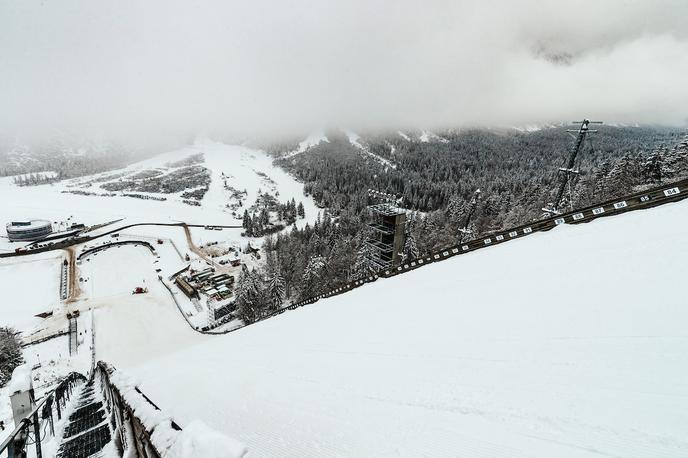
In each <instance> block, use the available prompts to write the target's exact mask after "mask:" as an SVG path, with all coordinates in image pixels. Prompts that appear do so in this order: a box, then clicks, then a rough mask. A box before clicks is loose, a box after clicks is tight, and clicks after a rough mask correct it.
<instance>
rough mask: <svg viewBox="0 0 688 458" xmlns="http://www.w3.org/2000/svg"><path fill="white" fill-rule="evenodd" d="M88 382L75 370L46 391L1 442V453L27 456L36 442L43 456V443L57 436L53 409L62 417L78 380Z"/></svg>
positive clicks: (39, 456)
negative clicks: (29, 449)
mask: <svg viewBox="0 0 688 458" xmlns="http://www.w3.org/2000/svg"><path fill="white" fill-rule="evenodd" d="M85 381H86V377H84V376H83V375H82V374H79V373H77V372H72V373H70V374H69V375H68V376H67V377H66V378H65V379H63V380H62V381H61V382H60V383H59V384H58V385H57V387H55V389H53V390H52V391H50V392H49V393H47V394H45V395H44V396H43V398H42V399H41V400H40V401H38V403H37V404H36V407H34V409H33V410H32V411H31V413H30V414H29V415H28V416H27V417H26V418H24V419H23V420H22V421H21V423H19V425H17V427H16V428H15V429H14V431H12V432H11V433H10V435H9V436H8V437H7V439H5V440H4V442H3V443H2V444H0V456H3V454H4V453H7V455H5V456H7V457H8V458H26V456H27V450H28V448H29V446H30V445H35V446H36V457H37V458H42V456H43V453H42V450H41V442H45V441H46V440H47V435H48V434H50V436H53V437H54V436H55V419H54V417H53V411H54V412H55V413H54V414H55V415H57V420H58V421H59V420H60V419H62V414H63V412H64V408H65V407H66V405H67V401H68V400H69V398H70V397H71V395H72V391H73V390H74V387H75V386H76V384H77V383H79V382H85ZM41 431H44V436H43V437H41Z"/></svg>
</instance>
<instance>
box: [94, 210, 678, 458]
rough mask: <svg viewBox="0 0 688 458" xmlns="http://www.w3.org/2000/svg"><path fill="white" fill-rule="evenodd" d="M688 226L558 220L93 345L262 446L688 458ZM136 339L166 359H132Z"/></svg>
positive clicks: (165, 395) (137, 324)
mask: <svg viewBox="0 0 688 458" xmlns="http://www.w3.org/2000/svg"><path fill="white" fill-rule="evenodd" d="M686 224H688V202H681V203H677V204H670V205H666V206H662V207H659V208H656V209H652V210H647V211H639V212H632V213H629V214H625V215H621V216H616V217H613V218H609V219H604V220H598V221H594V222H592V223H589V224H585V225H579V226H576V227H570V226H565V227H559V228H557V229H555V230H552V231H550V232H548V233H541V234H536V235H533V236H531V237H528V238H524V239H520V240H517V241H513V242H509V243H508V244H505V245H500V246H498V247H495V248H492V249H486V250H481V251H479V252H475V253H471V254H468V255H464V256H460V257H457V258H453V259H451V260H448V261H444V262H442V263H439V264H435V265H431V266H428V267H424V268H423V269H420V270H418V271H414V272H411V273H408V274H405V275H403V276H399V277H395V278H392V279H387V280H380V281H378V282H376V283H374V284H372V285H368V286H365V287H363V288H361V289H357V290H355V291H353V292H351V293H347V294H345V295H343V296H339V297H336V298H332V299H328V300H324V301H321V302H319V303H316V304H314V305H311V306H308V307H305V308H303V309H300V310H298V311H293V312H288V313H285V314H283V315H281V316H279V317H277V318H273V319H270V320H268V321H265V322H263V323H260V324H257V325H254V326H251V327H249V328H246V329H243V330H240V331H238V332H236V333H233V334H229V335H226V336H221V337H214V338H206V339H202V338H201V337H199V336H191V335H189V334H188V329H185V328H183V327H178V326H177V325H175V324H174V323H178V321H175V320H171V321H170V322H169V323H168V322H167V320H166V319H165V318H164V317H162V314H161V313H159V311H158V310H155V309H152V308H151V309H146V308H142V307H138V308H135V309H133V312H134V313H136V315H135V316H134V317H133V318H131V316H130V315H127V316H126V318H125V317H124V315H123V316H122V318H121V319H120V320H113V319H105V317H104V316H103V317H101V316H100V315H99V316H98V318H99V319H98V320H97V321H98V324H97V327H98V333H99V334H100V335H101V336H102V335H104V334H107V333H110V334H114V333H120V334H121V335H126V336H127V337H126V338H124V339H122V338H120V339H112V340H110V341H108V340H100V339H99V340H98V345H97V351H98V354H99V356H100V357H102V358H106V359H108V360H110V361H111V362H112V363H113V364H115V365H117V366H118V367H120V368H121V369H125V370H126V371H127V372H129V373H132V374H133V375H134V376H135V377H136V378H138V379H140V380H141V381H142V385H141V388H142V389H143V390H144V391H145V392H146V393H147V394H148V395H149V396H151V398H152V399H155V401H156V403H158V404H159V405H162V406H165V409H166V410H167V411H168V412H170V413H171V414H173V415H174V416H175V418H177V419H178V420H180V421H181V422H182V424H185V423H187V422H189V421H191V420H193V419H196V418H200V419H202V420H203V421H205V422H207V423H208V424H210V425H211V426H212V427H214V428H216V429H219V430H221V431H223V432H225V433H226V434H227V435H228V436H230V437H234V438H236V439H238V440H240V441H241V442H243V443H245V444H247V445H248V446H249V449H250V453H251V454H252V456H299V457H306V456H312V457H323V456H471V457H478V456H485V457H501V456H504V457H526V456H527V457H545V456H546V457H549V456H556V457H598V456H613V457H641V456H642V457H646V456H653V457H660V456H666V457H682V456H683V457H685V456H688V439H687V438H686V435H685V431H686V427H687V426H688V371H687V370H686V368H687V367H688V333H687V332H686V326H685V323H686V320H688V308H686V304H687V303H686V298H685V294H684V292H683V284H684V279H683V276H684V269H683V264H684V262H685V259H686V257H688V241H687V240H686V238H685V237H684V235H685V226H686ZM131 307H132V308H133V306H131ZM161 307H162V306H161ZM113 310H115V308H114V307H113ZM122 310H124V309H122ZM156 318H161V320H162V322H158V321H156ZM128 321H129V324H128V323H127V322H128ZM146 322H148V323H151V324H149V325H145V324H144V323H146ZM162 323H164V324H162ZM173 333H179V339H183V340H185V341H186V342H188V343H194V345H193V346H191V347H189V348H184V346H183V345H179V346H178V347H176V349H172V348H167V347H168V345H170V344H169V343H168V341H169V340H176V338H175V337H171V336H170V334H173ZM142 335H143V336H145V339H146V342H145V343H146V344H148V345H147V348H144V349H143V351H146V352H153V351H152V350H151V348H150V346H152V345H161V346H163V347H164V348H163V350H164V351H163V353H165V354H164V355H162V356H160V357H157V358H154V359H151V360H147V361H143V358H138V357H137V358H132V357H131V354H132V353H136V352H139V351H142V342H141V339H142V337H141V336H142ZM202 340H204V341H202ZM156 342H157V343H156Z"/></svg>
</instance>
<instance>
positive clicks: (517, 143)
mask: <svg viewBox="0 0 688 458" xmlns="http://www.w3.org/2000/svg"><path fill="white" fill-rule="evenodd" d="M566 129H567V127H556V128H547V129H542V130H539V131H536V132H519V131H517V130H513V129H510V130H477V129H476V130H457V131H448V132H443V133H441V134H439V135H432V136H430V135H427V134H422V135H415V134H412V133H393V134H388V135H384V136H364V137H363V138H361V139H359V140H358V144H355V143H354V142H352V141H351V140H350V138H348V137H347V136H346V135H344V134H342V133H341V132H330V133H328V135H327V138H328V142H321V143H319V144H318V145H315V146H312V147H311V148H309V149H308V150H307V151H306V152H304V153H301V154H296V155H293V154H285V153H289V152H290V149H293V148H292V147H293V146H294V145H291V144H285V145H284V146H283V147H282V148H281V149H282V150H281V151H280V148H275V149H273V151H272V154H274V155H275V156H276V158H277V159H276V161H277V163H278V164H279V165H281V166H282V167H284V168H286V169H287V170H289V171H290V172H291V173H293V174H294V175H295V176H297V177H298V178H299V179H301V180H303V181H304V184H305V189H306V191H307V192H308V193H310V194H312V195H313V196H314V198H315V199H316V202H317V203H318V204H319V205H321V206H322V207H323V208H327V209H328V211H327V212H326V213H325V215H324V217H323V219H322V220H320V221H318V222H317V223H316V224H315V225H314V226H313V227H311V226H307V227H305V228H304V229H303V230H297V229H294V230H292V231H291V232H290V233H288V234H286V235H284V234H280V235H277V236H276V237H275V238H273V239H270V240H269V242H268V244H267V245H266V248H267V256H268V263H267V267H266V272H263V273H259V272H245V273H244V275H251V276H259V277H262V278H263V280H264V282H263V283H265V282H268V283H270V282H273V283H274V282H275V279H277V280H278V283H279V284H284V295H285V296H286V297H291V298H294V299H298V298H304V297H309V296H313V295H316V294H319V293H320V292H322V291H324V290H328V289H330V288H331V287H333V286H337V285H340V284H343V283H344V282H346V281H348V280H350V279H352V278H356V277H358V276H361V275H365V274H366V272H367V265H366V263H365V255H366V248H365V245H364V244H363V240H365V237H366V221H367V214H366V205H367V204H368V203H369V200H368V196H367V190H368V189H369V188H372V189H376V190H378V191H382V192H386V193H391V194H395V195H397V196H399V197H401V205H403V206H404V207H406V208H407V209H409V210H412V211H415V212H416V213H415V215H412V217H411V220H412V221H413V223H411V225H410V226H411V227H410V228H409V230H410V237H409V240H408V243H407V244H406V247H405V249H404V251H405V253H404V255H405V256H406V257H413V256H417V255H418V254H423V253H426V252H429V251H431V250H434V249H437V248H440V247H443V246H448V245H450V244H453V243H456V242H457V240H458V237H459V228H460V227H461V223H462V221H464V217H465V213H466V211H467V207H468V203H469V201H470V199H471V197H472V196H473V194H474V192H475V190H476V189H481V194H480V196H481V197H480V200H479V203H478V206H477V210H476V212H475V215H474V217H473V218H472V224H471V227H470V228H469V229H470V230H471V233H472V236H473V237H477V236H478V235H480V234H484V233H489V232H491V231H497V230H502V229H505V228H508V227H512V226H515V225H518V224H523V223H526V222H528V221H532V220H536V219H538V218H540V217H542V214H543V211H542V208H543V207H544V206H545V205H546V204H547V203H548V202H551V201H552V200H553V195H554V193H555V190H556V188H557V184H558V179H559V178H558V175H557V173H558V172H557V170H558V169H559V167H562V166H563V165H564V163H565V161H566V158H567V157H568V154H569V151H570V148H571V146H572V144H573V139H572V138H571V136H570V135H568V134H567V133H566ZM286 148H289V149H286ZM282 156H284V157H282ZM576 168H577V169H578V170H580V175H579V176H578V178H577V179H576V180H575V181H574V183H573V186H572V196H573V202H572V203H569V204H570V205H572V206H574V207H581V206H586V205H590V204H593V203H595V202H598V201H603V200H607V199H610V198H613V197H615V196H620V195H624V194H626V193H629V192H631V191H635V190H640V189H642V188H643V187H650V186H656V185H658V184H661V183H663V182H669V181H671V180H676V179H679V178H683V177H686V176H688V137H686V131H685V129H672V128H660V127H609V126H601V127H600V128H599V132H598V133H596V134H594V135H593V136H591V141H590V142H589V143H588V144H587V145H586V147H585V148H584V150H583V152H582V154H581V155H580V157H579V160H578V163H577V165H576ZM256 288H257V289H258V290H260V288H259V286H256ZM267 289H268V288H266V293H265V294H267ZM256 294H257V295H254V299H250V300H244V299H242V297H241V296H240V297H239V301H238V304H239V306H240V310H241V309H242V306H243V307H244V309H246V304H247V303H253V304H255V303H260V302H261V301H259V300H257V299H255V297H258V296H259V295H260V291H258V292H257V293H256ZM280 297H282V295H280ZM279 301H281V299H279V300H278V302H279ZM262 302H264V303H268V302H270V301H262ZM272 302H273V303H274V302H275V300H274V298H273V299H272ZM245 316H246V315H245ZM246 318H248V319H250V318H251V316H246Z"/></svg>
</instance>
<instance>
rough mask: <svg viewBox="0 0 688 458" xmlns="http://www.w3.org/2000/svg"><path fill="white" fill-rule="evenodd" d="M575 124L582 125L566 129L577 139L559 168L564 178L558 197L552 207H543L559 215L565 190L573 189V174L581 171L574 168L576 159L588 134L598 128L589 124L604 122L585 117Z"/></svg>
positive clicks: (561, 180) (561, 179)
mask: <svg viewBox="0 0 688 458" xmlns="http://www.w3.org/2000/svg"><path fill="white" fill-rule="evenodd" d="M573 124H580V127H579V128H578V130H573V129H569V130H567V131H566V132H568V133H570V134H576V135H574V138H575V139H576V141H575V143H574V144H573V148H571V153H570V154H569V158H568V161H567V163H566V166H565V167H561V168H560V169H559V176H560V177H562V178H560V183H559V190H558V191H557V197H556V199H555V200H554V203H553V204H552V206H551V207H549V208H543V210H544V211H545V212H547V213H550V214H555V215H557V214H559V213H561V208H560V207H561V204H562V199H563V198H564V192H566V188H567V187H568V188H569V190H570V189H571V186H570V185H571V176H572V175H578V174H579V173H580V172H579V171H578V170H576V169H574V166H575V165H576V159H577V158H578V155H579V153H580V152H581V150H582V149H583V144H584V143H585V139H586V137H587V136H588V134H593V133H595V132H597V130H591V129H590V128H589V127H588V126H589V125H590V124H602V121H590V120H589V119H584V120H582V121H574V122H573ZM570 197H571V196H569V200H570Z"/></svg>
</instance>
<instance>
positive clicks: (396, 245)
mask: <svg viewBox="0 0 688 458" xmlns="http://www.w3.org/2000/svg"><path fill="white" fill-rule="evenodd" d="M368 196H369V197H370V198H371V200H372V201H373V202H374V203H373V204H372V205H368V211H369V213H370V216H371V221H370V223H369V224H368V228H369V233H370V236H369V237H368V239H367V240H366V242H365V243H366V245H367V246H368V264H369V266H370V268H371V269H372V270H374V271H380V270H384V269H389V268H390V267H392V266H394V265H397V264H400V263H401V252H402V251H403V249H404V242H405V239H406V210H405V209H404V208H401V207H400V206H399V203H400V200H401V199H397V197H396V196H393V195H391V194H386V193H383V192H379V191H375V190H373V189H369V190H368Z"/></svg>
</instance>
